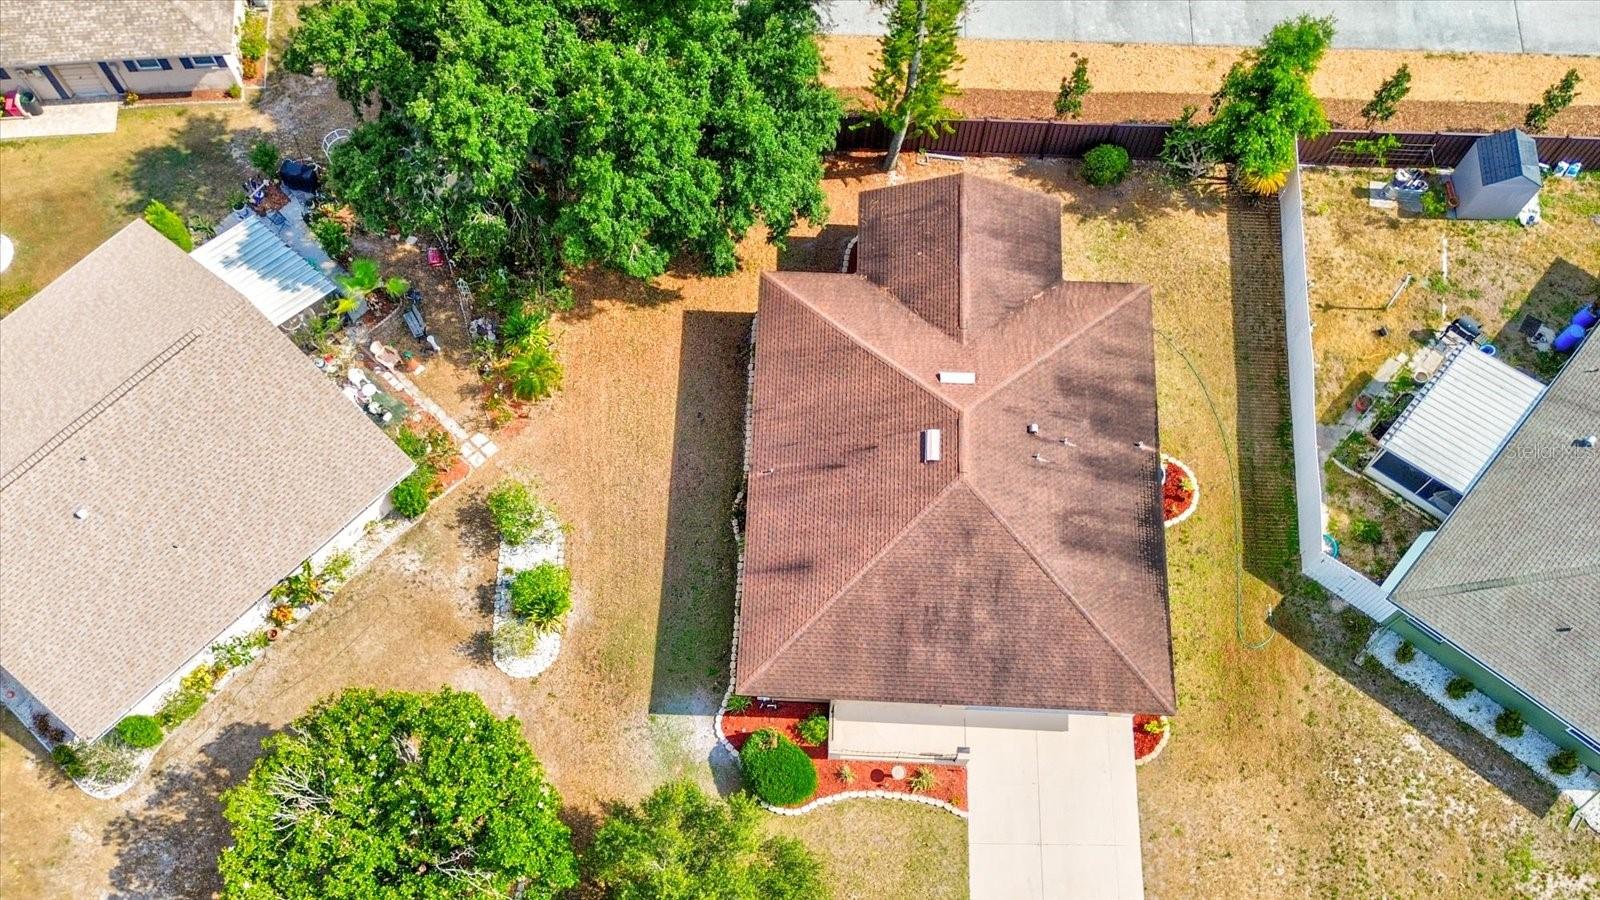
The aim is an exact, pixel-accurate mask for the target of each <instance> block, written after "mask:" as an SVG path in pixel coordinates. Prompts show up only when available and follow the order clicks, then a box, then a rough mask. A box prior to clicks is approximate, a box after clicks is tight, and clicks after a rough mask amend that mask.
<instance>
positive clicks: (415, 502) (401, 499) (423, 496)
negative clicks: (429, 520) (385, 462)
mask: <svg viewBox="0 0 1600 900" xmlns="http://www.w3.org/2000/svg"><path fill="white" fill-rule="evenodd" d="M432 481H433V473H432V472H430V471H427V470H426V469H424V468H419V469H417V470H416V471H415V472H412V473H411V474H410V475H407V476H406V477H405V480H403V481H401V482H400V483H399V484H397V485H395V486H394V490H392V491H390V492H389V502H390V503H393V504H394V511H395V512H397V513H399V514H400V515H402V516H405V517H406V518H408V519H415V518H419V517H421V515H422V514H423V513H425V512H427V511H428V503H429V502H430V501H432V500H433V498H432V497H431V496H429V494H431V493H432V491H430V490H429V487H430V485H431V483H432Z"/></svg>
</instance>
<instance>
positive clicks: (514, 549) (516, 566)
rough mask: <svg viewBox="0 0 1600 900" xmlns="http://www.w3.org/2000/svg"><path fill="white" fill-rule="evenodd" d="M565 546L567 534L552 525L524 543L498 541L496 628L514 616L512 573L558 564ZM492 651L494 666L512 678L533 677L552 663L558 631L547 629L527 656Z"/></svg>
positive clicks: (558, 644) (558, 641) (558, 649)
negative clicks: (512, 606)
mask: <svg viewBox="0 0 1600 900" xmlns="http://www.w3.org/2000/svg"><path fill="white" fill-rule="evenodd" d="M566 546H567V539H566V535H565V534H562V532H561V529H560V528H559V527H555V526H553V525H552V526H550V527H548V528H547V529H546V530H545V531H544V532H543V533H541V534H539V535H537V536H535V537H534V538H533V539H532V540H529V541H527V542H526V543H522V544H507V543H505V542H504V541H502V542H501V543H500V569H499V572H500V574H499V576H498V577H497V578H496V579H495V586H494V629H495V630H496V631H499V630H500V626H502V625H504V624H506V623H507V622H510V621H511V620H512V619H514V618H515V615H514V614H513V613H512V612H511V576H512V575H514V574H516V573H517V572H520V571H522V570H524V569H533V568H537V567H538V566H540V565H542V564H544V563H547V562H548V563H555V564H557V565H561V564H562V563H564V562H565V561H566ZM491 645H492V639H491ZM492 653H493V655H494V665H495V668H497V669H499V670H500V671H502V672H504V673H506V674H507V675H509V676H511V677H512V678H533V677H534V676H536V675H539V674H542V673H543V672H544V670H546V669H548V668H550V667H551V666H553V665H555V661H556V656H557V655H558V654H560V653H561V631H560V629H555V630H551V631H548V632H546V633H545V634H544V635H542V636H541V637H540V638H539V642H538V643H537V644H535V645H534V648H533V652H532V653H530V654H528V655H527V656H502V655H501V654H500V651H499V650H498V649H494V650H492Z"/></svg>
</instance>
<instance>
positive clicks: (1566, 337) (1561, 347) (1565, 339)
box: [1550, 325, 1584, 353]
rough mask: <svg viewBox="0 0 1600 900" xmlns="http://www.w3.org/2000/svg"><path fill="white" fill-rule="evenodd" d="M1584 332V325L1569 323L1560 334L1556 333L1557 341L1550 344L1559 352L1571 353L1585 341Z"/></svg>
mask: <svg viewBox="0 0 1600 900" xmlns="http://www.w3.org/2000/svg"><path fill="white" fill-rule="evenodd" d="M1583 334H1584V331H1583V326H1581V325H1568V326H1567V327H1566V328H1565V329H1564V330H1562V332H1561V333H1560V334H1558V335H1556V339H1555V341H1554V342H1553V343H1552V344H1551V345H1550V346H1551V348H1552V349H1554V350H1555V351H1556V352H1557V353H1571V352H1572V351H1574V350H1576V349H1578V345H1579V344H1581V343H1583Z"/></svg>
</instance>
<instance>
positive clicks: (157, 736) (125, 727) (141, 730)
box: [117, 715, 161, 750]
mask: <svg viewBox="0 0 1600 900" xmlns="http://www.w3.org/2000/svg"><path fill="white" fill-rule="evenodd" d="M117 739H118V740H120V741H122V743H123V744H125V745H127V746H129V747H132V748H133V749H135V750H149V749H150V748H151V747H154V746H155V745H157V744H159V743H161V723H160V722H158V721H156V718H155V716H137V715H136V716H128V717H127V718H125V719H123V720H122V721H121V722H118V723H117Z"/></svg>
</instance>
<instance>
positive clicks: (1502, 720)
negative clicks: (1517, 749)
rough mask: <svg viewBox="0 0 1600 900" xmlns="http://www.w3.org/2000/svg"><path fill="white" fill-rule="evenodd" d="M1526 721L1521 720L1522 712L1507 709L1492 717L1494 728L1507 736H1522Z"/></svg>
mask: <svg viewBox="0 0 1600 900" xmlns="http://www.w3.org/2000/svg"><path fill="white" fill-rule="evenodd" d="M1526 725H1527V723H1526V722H1524V721H1522V713H1519V712H1517V711H1516V710H1514V709H1508V710H1506V711H1505V712H1503V713H1501V714H1500V715H1498V716H1495V717H1494V730H1495V731H1498V732H1500V733H1501V734H1503V735H1505V736H1506V737H1508V738H1519V737H1522V732H1523V729H1524V728H1525V727H1526Z"/></svg>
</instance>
